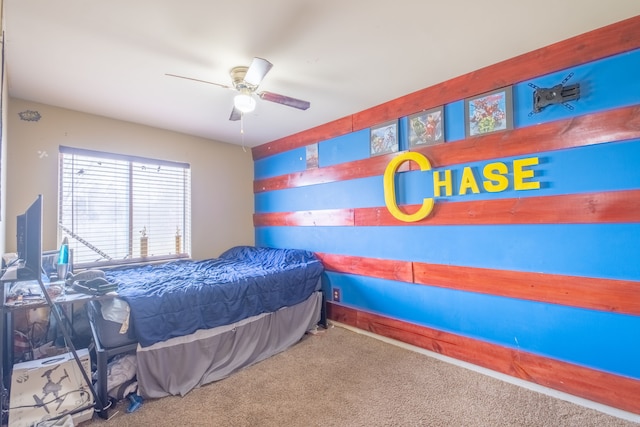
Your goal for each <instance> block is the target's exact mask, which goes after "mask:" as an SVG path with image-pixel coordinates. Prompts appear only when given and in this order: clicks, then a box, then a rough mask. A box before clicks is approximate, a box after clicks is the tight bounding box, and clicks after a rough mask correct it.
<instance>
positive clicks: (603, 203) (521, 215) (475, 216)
mask: <svg viewBox="0 0 640 427" xmlns="http://www.w3.org/2000/svg"><path fill="white" fill-rule="evenodd" d="M418 208H419V206H418V205H408V206H402V207H400V209H402V210H403V211H404V212H406V213H409V214H410V213H414V212H416V211H417V210H418ZM622 222H640V190H626V191H609V192H602V193H581V194H567V195H558V196H545V197H524V198H510V199H491V200H474V201H468V202H438V201H436V203H435V205H434V207H433V211H432V212H431V214H430V215H429V216H428V217H427V218H425V219H423V220H420V221H416V222H412V223H407V222H402V221H400V220H398V219H396V218H394V217H393V216H392V215H391V214H390V213H389V211H388V210H387V208H386V207H374V208H360V209H356V210H355V225H356V226H393V225H396V226H397V225H405V226H406V225H411V226H424V225H460V224H463V225H481V224H482V225H488V224H595V223H622Z"/></svg>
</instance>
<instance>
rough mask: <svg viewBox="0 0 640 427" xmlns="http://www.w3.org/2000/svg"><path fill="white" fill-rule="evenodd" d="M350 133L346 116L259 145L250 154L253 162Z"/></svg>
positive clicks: (350, 125)
mask: <svg viewBox="0 0 640 427" xmlns="http://www.w3.org/2000/svg"><path fill="white" fill-rule="evenodd" d="M352 131H353V126H352V120H351V116H347V117H343V118H340V119H338V120H334V121H332V122H329V123H325V124H323V125H320V126H317V127H315V128H312V129H308V130H305V131H303V132H299V133H296V134H293V135H290V136H286V137H284V138H280V139H277V140H275V141H271V142H268V143H266V144H262V145H259V146H257V147H254V148H252V149H251V154H252V156H253V160H259V159H263V158H265V157H268V156H272V155H274V154H278V153H282V152H284V151H288V150H292V149H294V148H299V147H304V146H305V145H310V144H313V143H314V142H319V141H323V140H325V139H329V138H334V137H336V136H340V135H344V134H347V133H349V132H352Z"/></svg>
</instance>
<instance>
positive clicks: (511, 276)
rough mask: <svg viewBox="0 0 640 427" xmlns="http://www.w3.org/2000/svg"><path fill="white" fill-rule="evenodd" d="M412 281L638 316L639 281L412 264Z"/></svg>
mask: <svg viewBox="0 0 640 427" xmlns="http://www.w3.org/2000/svg"><path fill="white" fill-rule="evenodd" d="M413 270H414V275H415V277H414V281H415V283H419V284H424V285H429V286H437V287H443V288H449V289H456V290H462V291H469V292H478V293H483V294H489V295H499V296H504V297H508V298H519V299H526V300H530V301H540V302H546V303H551V304H561V305H567V306H572V307H580V308H586V309H591V310H601V311H608V312H614V313H624V314H632V315H636V316H638V315H640V282H638V281H631V280H612V279H600V278H595V277H577V276H564V275H560V274H543V273H530V272H525V271H508V270H493V269H487V268H473V267H462V266H454V265H441V264H426V263H419V262H415V263H413Z"/></svg>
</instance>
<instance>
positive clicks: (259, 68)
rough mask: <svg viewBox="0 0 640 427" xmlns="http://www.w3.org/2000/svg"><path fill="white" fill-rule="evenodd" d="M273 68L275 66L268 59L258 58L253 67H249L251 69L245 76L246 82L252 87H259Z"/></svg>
mask: <svg viewBox="0 0 640 427" xmlns="http://www.w3.org/2000/svg"><path fill="white" fill-rule="evenodd" d="M271 67H273V64H272V63H271V62H269V61H267V60H266V59H263V58H258V57H255V58H253V61H251V65H249V69H248V70H247V74H245V76H244V81H245V82H247V83H249V84H250V85H251V86H258V85H259V84H260V82H261V81H262V79H264V76H266V75H267V73H268V72H269V70H270V69H271Z"/></svg>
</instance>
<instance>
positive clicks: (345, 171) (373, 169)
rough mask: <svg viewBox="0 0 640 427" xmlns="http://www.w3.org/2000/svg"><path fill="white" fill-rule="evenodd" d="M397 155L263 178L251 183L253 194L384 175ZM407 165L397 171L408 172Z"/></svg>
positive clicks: (392, 154) (406, 163) (386, 155)
mask: <svg viewBox="0 0 640 427" xmlns="http://www.w3.org/2000/svg"><path fill="white" fill-rule="evenodd" d="M398 155H399V153H391V154H385V155H383V156H376V157H371V158H369V159H363V160H356V161H353V162H348V163H341V164H337V165H333V166H328V167H324V168H314V169H308V170H306V171H303V172H296V173H291V174H288V175H281V176H276V177H273V178H265V179H260V180H256V181H254V182H253V192H254V193H261V192H264V191H274V190H282V189H285V188H294V187H303V186H306V185H316V184H324V183H328V182H336V181H345V180H349V179H357V178H366V177H369V176H376V175H382V174H384V170H385V169H386V167H387V164H388V163H389V162H390V161H391V159H393V158H394V157H396V156H398ZM409 167H410V165H409V163H408V162H405V163H404V164H403V165H402V166H401V167H400V168H399V169H398V171H400V172H402V171H407V170H409Z"/></svg>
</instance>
